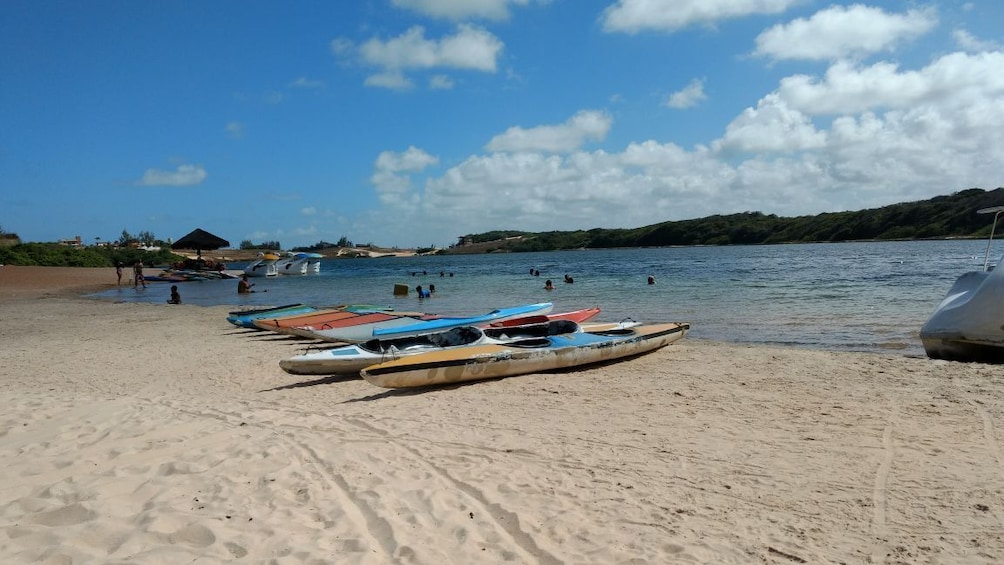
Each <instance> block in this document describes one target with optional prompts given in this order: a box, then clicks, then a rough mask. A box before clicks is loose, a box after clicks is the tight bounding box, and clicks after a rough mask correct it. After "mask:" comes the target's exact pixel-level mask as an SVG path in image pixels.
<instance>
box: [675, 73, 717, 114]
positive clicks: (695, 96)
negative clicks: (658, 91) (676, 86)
mask: <svg viewBox="0 0 1004 565" xmlns="http://www.w3.org/2000/svg"><path fill="white" fill-rule="evenodd" d="M706 98H707V96H706V95H705V94H704V79H696V78H695V79H694V80H692V81H690V83H689V84H687V86H686V87H684V89H683V90H680V91H677V92H674V93H673V94H670V95H669V98H667V99H666V103H665V105H666V106H668V107H670V108H676V109H678V110H682V109H684V108H691V107H693V106H696V105H698V104H699V103H701V102H702V101H703V100H705V99H706Z"/></svg>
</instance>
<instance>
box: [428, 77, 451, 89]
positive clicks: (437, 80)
mask: <svg viewBox="0 0 1004 565" xmlns="http://www.w3.org/2000/svg"><path fill="white" fill-rule="evenodd" d="M453 86H454V83H453V79H452V78H450V77H448V76H446V75H433V76H431V77H429V88H431V89H432V90H449V89H451V88H453Z"/></svg>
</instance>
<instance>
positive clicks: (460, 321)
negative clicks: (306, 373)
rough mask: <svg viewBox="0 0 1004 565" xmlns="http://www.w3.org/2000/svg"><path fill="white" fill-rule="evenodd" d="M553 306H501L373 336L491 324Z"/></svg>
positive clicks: (381, 330) (543, 311)
mask: <svg viewBox="0 0 1004 565" xmlns="http://www.w3.org/2000/svg"><path fill="white" fill-rule="evenodd" d="M553 307H554V305H553V304H552V303H550V302H540V303H537V304H524V305H522V306H512V307H509V308H499V309H496V310H492V311H491V312H488V313H486V314H482V315H480V316H467V317H449V316H443V317H439V318H435V319H432V320H422V321H419V322H415V323H412V324H409V325H402V326H395V327H380V328H374V329H373V337H381V338H387V337H404V336H408V335H418V334H424V333H431V332H435V331H438V330H448V329H450V328H457V327H460V326H482V325H489V324H491V323H493V322H503V321H505V320H509V319H512V318H525V317H527V316H537V315H544V314H548V313H550V312H551V309H552V308H553Z"/></svg>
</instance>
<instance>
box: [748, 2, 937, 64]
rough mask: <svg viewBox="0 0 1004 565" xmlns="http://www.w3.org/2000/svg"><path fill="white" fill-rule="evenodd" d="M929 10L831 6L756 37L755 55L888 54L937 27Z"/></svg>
mask: <svg viewBox="0 0 1004 565" xmlns="http://www.w3.org/2000/svg"><path fill="white" fill-rule="evenodd" d="M937 23H938V20H937V16H936V14H935V12H934V10H933V9H923V10H909V11H908V12H906V13H905V14H890V13H887V12H885V11H883V10H882V9H880V8H873V7H870V6H864V5H861V4H854V5H852V6H831V7H830V8H827V9H825V10H822V11H820V12H816V13H815V14H814V15H813V16H812V17H810V18H808V19H806V18H799V19H797V20H794V21H792V22H790V23H787V24H778V25H775V26H773V27H771V28H770V29H768V30H767V31H764V32H763V33H761V34H760V35H759V36H758V37H757V38H756V50H755V52H754V53H755V54H756V55H760V56H764V57H770V58H772V59H810V60H833V59H840V58H846V57H852V56H863V55H869V54H872V53H876V52H879V51H888V50H891V49H893V48H894V47H895V46H896V45H898V44H900V43H903V42H905V41H909V40H911V39H914V38H917V37H919V36H921V35H923V34H925V33H927V32H929V31H930V30H931V29H933V28H934V26H935V25H937Z"/></svg>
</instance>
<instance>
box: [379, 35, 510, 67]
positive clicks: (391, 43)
mask: <svg viewBox="0 0 1004 565" xmlns="http://www.w3.org/2000/svg"><path fill="white" fill-rule="evenodd" d="M502 47H503V44H502V41H500V40H499V39H498V38H497V37H495V36H494V35H492V34H491V32H489V31H487V30H485V29H483V28H480V27H477V26H472V25H468V24H461V25H460V26H459V27H458V29H457V33H455V34H454V35H450V36H446V37H443V38H442V39H440V40H438V41H437V40H432V39H426V38H425V28H423V27H421V26H415V27H412V28H411V29H409V30H408V31H406V32H404V34H402V35H400V36H398V37H395V38H392V39H388V40H387V41H383V40H381V39H378V38H373V39H370V40H369V41H367V42H365V43H363V44H362V45H361V46H360V47H359V52H360V54H361V56H362V58H363V61H364V62H366V63H368V64H371V65H376V66H379V67H384V68H387V69H431V68H436V67H446V68H454V69H465V70H474V71H483V72H488V73H494V72H495V71H496V61H497V59H498V56H499V54H500V53H501V52H502Z"/></svg>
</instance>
